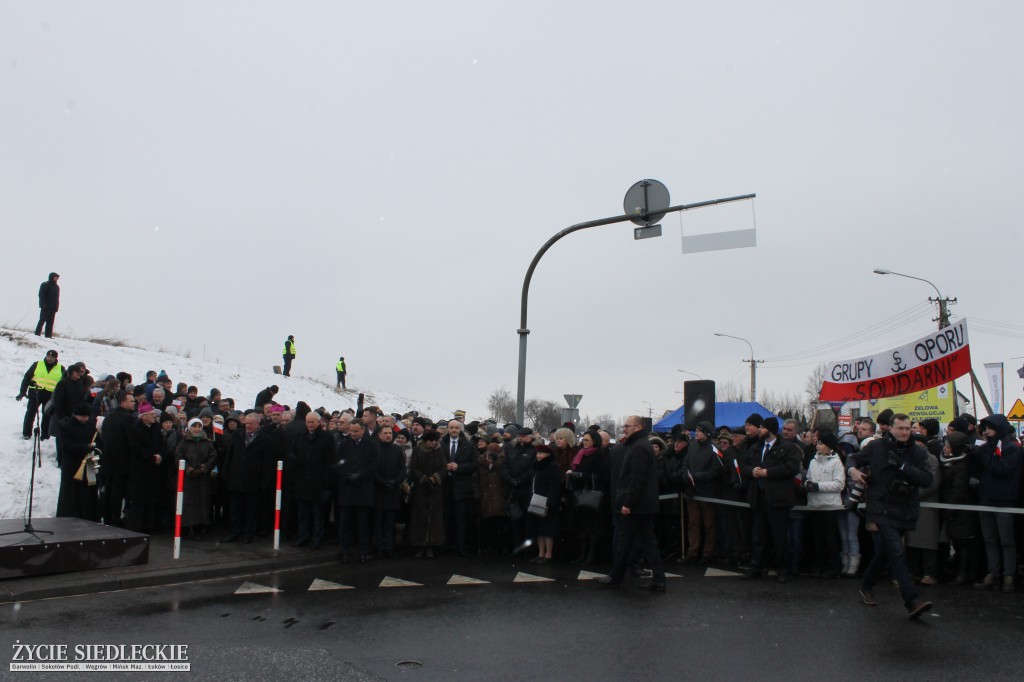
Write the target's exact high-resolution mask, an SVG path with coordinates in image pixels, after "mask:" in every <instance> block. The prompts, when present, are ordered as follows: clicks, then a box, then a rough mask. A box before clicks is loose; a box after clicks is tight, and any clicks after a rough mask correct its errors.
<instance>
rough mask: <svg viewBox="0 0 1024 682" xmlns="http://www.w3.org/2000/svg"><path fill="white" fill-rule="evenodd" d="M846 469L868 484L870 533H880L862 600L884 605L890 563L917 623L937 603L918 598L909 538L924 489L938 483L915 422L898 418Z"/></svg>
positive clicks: (892, 420)
mask: <svg viewBox="0 0 1024 682" xmlns="http://www.w3.org/2000/svg"><path fill="white" fill-rule="evenodd" d="M846 465H847V467H848V469H847V474H848V475H849V476H850V477H851V478H853V480H854V482H855V483H860V484H862V485H863V484H864V483H867V490H866V491H865V495H866V501H867V522H868V530H869V531H871V530H872V527H874V528H875V529H876V530H874V531H873V533H872V534H873V537H874V543H875V556H874V558H872V560H871V563H870V564H869V565H868V567H867V570H865V571H864V579H863V581H862V583H861V590H860V594H861V599H862V600H863V602H864V603H865V604H867V605H868V606H876V605H877V604H878V601H877V600H876V599H875V596H874V593H873V592H872V590H873V589H874V586H875V583H876V582H877V581H878V578H879V576H880V574H881V572H882V568H883V566H884V564H885V563H888V565H889V570H890V571H892V574H893V577H894V578H896V582H897V583H899V586H900V595H901V596H902V597H903V603H904V605H905V606H906V607H907V615H909V616H910V617H911V618H917V617H918V616H920V615H921V614H922V613H924V612H925V611H927V610H928V609H930V608H931V607H932V604H931V602H927V601H920V600H919V599H918V596H917V591H916V590H915V588H914V583H913V582H912V581H911V579H910V569H909V568H908V566H907V554H906V550H905V549H904V547H903V534H904V533H905V532H906V531H908V530H912V529H914V528H915V527H916V525H917V517H918V514H919V513H920V501H919V498H918V490H919V489H920V488H927V487H928V486H929V485H931V483H932V472H931V469H930V468H929V466H928V451H927V450H925V448H924V446H923V445H921V444H920V443H917V442H916V441H915V440H914V438H913V437H912V435H911V433H910V417H908V416H907V415H905V414H894V415H893V416H892V419H891V420H890V422H889V430H888V432H887V433H885V434H884V435H883V436H882V437H881V438H879V439H877V440H873V441H871V442H870V443H868V444H867V445H865V446H864V448H863V449H861V451H860V452H857V453H855V454H853V455H851V456H850V457H849V458H847V460H846Z"/></svg>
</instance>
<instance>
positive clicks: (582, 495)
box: [572, 474, 604, 512]
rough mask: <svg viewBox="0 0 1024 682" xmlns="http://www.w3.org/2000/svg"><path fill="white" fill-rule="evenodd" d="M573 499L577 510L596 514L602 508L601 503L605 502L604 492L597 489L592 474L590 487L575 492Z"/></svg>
mask: <svg viewBox="0 0 1024 682" xmlns="http://www.w3.org/2000/svg"><path fill="white" fill-rule="evenodd" d="M572 497H573V501H574V502H575V503H576V508H577V509H582V510H583V511H591V512H596V511H598V510H599V509H600V508H601V502H602V501H603V500H604V491H603V490H598V489H597V483H596V481H595V479H594V475H593V474H591V475H590V486H589V487H586V488H584V489H583V490H574V491H573V493H572Z"/></svg>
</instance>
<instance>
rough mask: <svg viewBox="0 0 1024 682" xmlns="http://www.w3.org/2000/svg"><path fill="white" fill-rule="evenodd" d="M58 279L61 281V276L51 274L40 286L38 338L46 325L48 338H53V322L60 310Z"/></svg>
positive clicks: (54, 273)
mask: <svg viewBox="0 0 1024 682" xmlns="http://www.w3.org/2000/svg"><path fill="white" fill-rule="evenodd" d="M58 279H60V275H58V274H57V273H56V272H51V273H50V276H49V277H48V278H47V280H46V281H45V282H43V283H42V284H40V285H39V324H37V325H36V336H39V335H40V334H41V333H42V331H43V326H44V325H45V326H46V338H48V339H51V338H53V320H54V318H55V317H57V311H58V310H59V309H60V287H59V286H57V280H58Z"/></svg>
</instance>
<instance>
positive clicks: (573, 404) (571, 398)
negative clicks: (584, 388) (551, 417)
mask: <svg viewBox="0 0 1024 682" xmlns="http://www.w3.org/2000/svg"><path fill="white" fill-rule="evenodd" d="M562 397H563V398H565V404H566V405H568V406H569V409H570V410H575V409H576V408H577V407H579V406H580V401H581V400H583V396H582V395H579V394H578V393H565V394H563V395H562Z"/></svg>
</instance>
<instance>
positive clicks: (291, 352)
mask: <svg viewBox="0 0 1024 682" xmlns="http://www.w3.org/2000/svg"><path fill="white" fill-rule="evenodd" d="M288 346H291V348H290V349H289V348H288ZM281 355H291V356H293V357H294V356H295V342H294V341H291V342H289V341H285V342H284V350H283V351H281Z"/></svg>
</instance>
